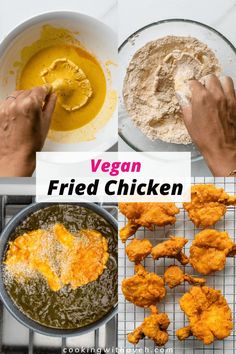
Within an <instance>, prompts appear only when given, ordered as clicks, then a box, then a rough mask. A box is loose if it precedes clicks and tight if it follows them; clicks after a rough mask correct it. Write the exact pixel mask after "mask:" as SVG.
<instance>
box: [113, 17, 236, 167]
mask: <svg viewBox="0 0 236 354" xmlns="http://www.w3.org/2000/svg"><path fill="white" fill-rule="evenodd" d="M168 35H172V36H192V37H196V38H197V39H199V40H200V41H202V42H203V43H205V44H207V45H208V47H209V48H210V49H212V50H213V52H214V53H215V54H216V56H217V58H218V59H219V62H220V65H221V67H222V70H223V73H222V74H224V75H229V76H231V77H232V78H233V80H234V83H235V85H236V49H235V48H234V46H233V45H232V43H230V41H229V40H227V39H226V38H225V37H224V36H223V35H222V34H221V33H219V32H218V31H216V30H215V29H213V28H211V27H209V26H207V25H205V24H202V23H199V22H196V21H191V20H185V19H168V20H162V21H158V22H155V23H151V24H149V25H147V26H145V27H143V28H140V29H139V30H138V31H136V32H135V33H133V34H132V35H130V36H129V37H128V38H127V39H126V40H125V41H124V42H123V43H122V45H121V46H120V48H119V64H120V73H119V96H120V106H119V134H120V136H121V138H122V139H123V140H124V141H125V142H126V143H127V144H128V145H129V146H130V147H131V148H132V149H133V150H135V151H170V152H171V151H174V152H177V151H179V152H186V151H190V152H191V156H192V161H197V160H201V159H202V156H201V154H200V152H199V151H198V150H197V148H196V146H195V145H194V144H188V145H183V144H171V143H166V142H163V141H161V140H159V139H157V140H155V141H151V140H150V139H148V138H147V137H146V136H145V135H144V134H143V133H142V132H141V130H140V129H138V128H137V127H136V126H135V125H134V123H133V121H132V119H131V118H130V117H129V114H128V112H127V111H126V108H125V104H124V101H123V94H122V90H123V82H124V77H125V75H126V70H127V67H128V65H129V63H130V60H131V59H132V57H133V55H134V54H135V53H136V51H137V50H138V49H140V48H141V47H143V46H144V45H145V44H146V43H148V42H150V41H153V40H156V39H159V38H161V37H165V36H168Z"/></svg>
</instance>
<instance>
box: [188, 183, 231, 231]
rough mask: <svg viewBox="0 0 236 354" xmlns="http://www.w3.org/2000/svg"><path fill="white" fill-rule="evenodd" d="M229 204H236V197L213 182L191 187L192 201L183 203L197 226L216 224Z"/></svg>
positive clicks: (203, 226) (204, 226)
mask: <svg viewBox="0 0 236 354" xmlns="http://www.w3.org/2000/svg"><path fill="white" fill-rule="evenodd" d="M228 205H233V206H235V205H236V197H235V196H230V195H228V194H227V193H226V192H225V191H224V189H223V188H217V187H215V186H214V185H213V184H196V185H194V186H192V188H191V202H190V203H183V207H184V209H185V210H186V211H187V212H188V215H189V218H190V219H191V220H192V222H193V223H194V225H196V226H197V227H202V228H206V227H208V226H211V225H214V224H215V223H216V222H217V221H218V220H220V218H221V217H222V216H224V214H225V213H226V210H227V206H228Z"/></svg>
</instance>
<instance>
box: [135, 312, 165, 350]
mask: <svg viewBox="0 0 236 354" xmlns="http://www.w3.org/2000/svg"><path fill="white" fill-rule="evenodd" d="M150 310H151V315H150V316H148V317H146V318H145V319H144V321H143V323H142V324H141V325H140V326H138V327H137V328H135V330H134V331H133V332H132V333H129V334H128V341H129V342H130V343H132V344H138V342H139V341H140V339H143V338H144V337H148V338H150V339H152V340H153V341H154V342H155V344H156V345H157V346H163V345H165V344H166V343H167V342H168V339H169V335H168V333H167V328H168V326H169V324H170V320H169V318H168V316H167V314H165V313H158V310H157V308H156V307H155V306H150Z"/></svg>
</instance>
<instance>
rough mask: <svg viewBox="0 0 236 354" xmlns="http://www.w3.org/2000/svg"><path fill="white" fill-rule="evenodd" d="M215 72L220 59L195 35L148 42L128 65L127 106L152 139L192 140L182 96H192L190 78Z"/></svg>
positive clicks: (135, 121) (126, 79) (187, 142)
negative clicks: (182, 106)
mask: <svg viewBox="0 0 236 354" xmlns="http://www.w3.org/2000/svg"><path fill="white" fill-rule="evenodd" d="M212 73H214V74H219V73H220V65H219V62H218V59H217V58H216V56H215V54H214V53H213V51H212V50H211V49H209V48H208V47H207V45H206V44H204V43H202V42H200V41H199V40H197V39H196V38H193V37H177V36H167V37H163V38H160V39H158V40H155V41H152V42H149V43H147V44H146V45H145V46H144V47H142V48H141V49H139V50H138V51H137V52H136V53H135V54H134V56H133V58H132V60H131V62H130V64H129V66H128V69H127V73H126V77H125V80H124V87H123V95H124V102H125V105H126V109H127V111H128V113H129V114H130V116H131V118H132V119H133V121H134V123H135V125H136V126H137V127H138V128H140V129H141V131H142V132H143V133H144V134H145V135H146V136H147V137H148V138H149V139H151V140H156V139H161V140H163V141H165V142H169V143H175V144H189V143H191V138H190V136H189V134H188V132H187V129H186V127H185V125H184V122H183V118H182V112H181V107H180V104H179V100H180V101H182V102H181V103H186V101H188V100H189V99H190V90H189V87H188V80H191V79H198V80H199V79H201V78H202V77H203V76H205V75H208V74H212ZM177 97H178V98H177Z"/></svg>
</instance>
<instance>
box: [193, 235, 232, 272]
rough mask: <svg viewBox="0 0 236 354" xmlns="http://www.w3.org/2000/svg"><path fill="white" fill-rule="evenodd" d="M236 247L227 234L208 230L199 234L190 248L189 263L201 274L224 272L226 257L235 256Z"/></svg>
mask: <svg viewBox="0 0 236 354" xmlns="http://www.w3.org/2000/svg"><path fill="white" fill-rule="evenodd" d="M235 253H236V245H235V244H234V242H233V241H232V240H231V238H230V237H229V235H228V233H227V232H220V231H217V230H212V229H207V230H203V231H201V232H199V233H198V234H197V235H196V236H195V240H194V241H193V243H192V246H191V247H190V257H189V262H190V264H191V265H192V267H193V268H194V269H195V270H196V271H197V272H198V273H201V274H205V275H206V274H209V273H212V272H215V271H219V270H222V269H223V268H224V266H225V262H226V257H227V256H228V257H231V256H234V255H235Z"/></svg>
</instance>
